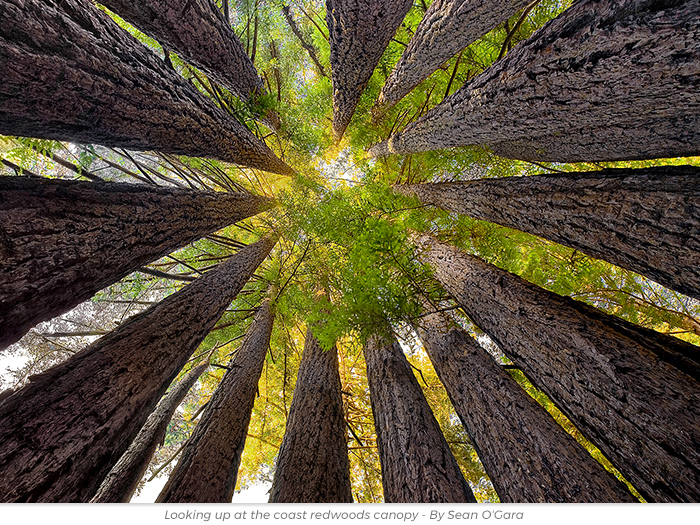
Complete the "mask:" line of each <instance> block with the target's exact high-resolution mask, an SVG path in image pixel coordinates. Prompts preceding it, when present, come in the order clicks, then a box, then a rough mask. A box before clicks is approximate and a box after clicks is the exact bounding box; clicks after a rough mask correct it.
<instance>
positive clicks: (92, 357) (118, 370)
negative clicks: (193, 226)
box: [0, 238, 275, 502]
mask: <svg viewBox="0 0 700 525" xmlns="http://www.w3.org/2000/svg"><path fill="white" fill-rule="evenodd" d="M274 244H275V241H274V240H272V239H270V238H266V239H262V240H260V241H258V242H257V243H255V244H252V245H250V246H248V247H246V248H244V249H242V250H241V251H239V252H238V253H237V254H236V255H234V256H233V257H231V258H230V259H229V260H228V261H226V262H224V263H222V264H221V265H220V266H219V267H218V268H217V269H215V270H213V271H211V272H209V273H207V274H206V275H204V276H203V277H200V278H199V279H197V280H196V281H195V282H193V283H192V284H190V285H188V286H186V287H184V288H183V289H181V290H180V291H178V292H176V293H174V294H172V295H170V296H169V297H167V298H165V299H164V300H163V301H161V302H160V303H158V304H157V305H154V306H152V307H151V308H149V309H148V310H146V311H145V312H142V313H141V314H139V315H136V316H134V317H132V318H131V319H129V320H128V321H127V322H125V323H124V324H122V325H121V326H120V327H119V328H117V329H116V330H114V331H113V332H111V333H109V334H108V335H106V336H104V337H103V338H101V339H100V340H98V341H97V342H95V343H94V344H92V345H90V346H88V347H87V348H85V349H84V350H83V351H81V352H79V353H78V354H76V355H75V356H73V357H71V358H70V359H68V360H67V361H65V362H64V363H61V364H60V365H58V366H55V367H54V368H51V369H50V370H48V371H47V372H44V373H43V374H40V375H38V376H34V377H33V378H31V382H30V383H29V384H28V385H27V386H25V387H24V388H22V389H21V390H19V391H17V392H15V393H14V394H12V395H11V396H9V397H7V398H5V399H4V400H3V401H2V402H1V403H0V501H3V502H60V501H63V502H67V501H70V502H85V501H88V500H89V499H90V498H92V496H94V495H95V493H96V492H97V489H98V488H99V486H100V484H101V483H102V481H103V480H104V478H105V476H106V475H107V474H108V473H109V471H110V469H111V468H112V467H113V466H114V464H115V463H116V462H117V461H118V460H119V458H120V457H121V455H122V454H123V453H124V451H125V450H126V449H127V448H128V446H129V444H130V443H131V442H132V441H133V439H134V437H135V436H136V434H137V433H138V431H139V430H140V429H141V427H142V426H143V424H144V422H145V421H146V419H147V418H148V415H149V414H150V413H151V412H152V411H153V408H154V407H155V405H156V404H157V403H158V400H159V399H160V398H161V396H162V395H163V392H164V391H165V389H166V388H167V386H168V385H169V384H170V382H171V381H172V380H173V378H174V377H175V376H176V375H177V373H178V372H179V371H180V370H181V369H182V367H183V366H184V364H185V363H186V362H187V360H188V359H189V357H190V355H191V354H192V352H193V351H194V349H195V348H197V346H199V344H200V343H201V342H202V340H203V339H204V337H205V336H206V335H207V333H208V332H209V331H210V330H211V328H212V327H213V326H214V324H216V321H217V320H218V319H219V318H220V317H221V315H222V314H223V312H224V311H225V310H226V308H227V307H228V306H229V305H230V303H231V301H232V300H233V298H234V297H235V296H236V295H237V294H238V292H239V291H240V290H241V289H242V288H243V285H244V284H245V283H246V281H247V280H248V279H249V278H250V276H251V275H252V274H253V272H254V271H255V269H256V268H257V267H258V265H259V264H260V263H261V262H262V261H263V259H265V257H266V256H267V255H268V253H269V252H270V250H271V249H272V247H273V246H274Z"/></svg>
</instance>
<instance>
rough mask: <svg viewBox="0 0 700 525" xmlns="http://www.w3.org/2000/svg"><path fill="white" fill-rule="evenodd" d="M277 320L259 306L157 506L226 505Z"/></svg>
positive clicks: (267, 304) (266, 305)
mask: <svg viewBox="0 0 700 525" xmlns="http://www.w3.org/2000/svg"><path fill="white" fill-rule="evenodd" d="M274 320H275V314H274V308H273V305H272V303H271V301H270V299H265V300H264V301H263V303H262V305H261V306H260V309H259V310H258V312H257V314H255V319H254V321H253V324H252V325H251V326H250V328H249V329H248V332H247V333H246V336H245V338H244V339H243V343H242V344H241V346H240V348H239V349H238V351H237V352H236V355H235V357H234V358H233V359H232V360H231V362H230V364H229V370H228V371H227V372H226V375H225V376H224V378H223V379H222V380H221V383H220V384H219V386H218V387H217V389H216V392H214V395H213V396H212V398H211V400H210V401H209V404H208V405H207V408H206V410H205V411H204V414H202V418H201V419H200V421H199V424H197V427H196V428H195V429H194V432H193V433H192V436H191V437H190V439H189V440H188V441H187V445H185V448H184V450H183V451H182V455H181V456H180V460H179V461H178V464H177V466H176V467H175V469H174V470H173V472H172V474H171V475H170V479H168V482H167V484H166V485H165V487H163V490H162V491H161V493H160V495H159V496H158V499H157V500H156V503H230V502H231V498H233V491H234V489H235V488H236V478H237V477H238V467H239V466H240V463H241V454H242V453H243V446H244V445H245V439H246V436H247V435H248V424H249V423H250V415H251V412H252V410H253V404H254V403H255V393H256V392H257V388H258V381H259V380H260V374H261V373H262V368H263V365H264V363H265V355H266V354H267V349H268V347H269V345H270V335H271V334H272V324H273V322H274Z"/></svg>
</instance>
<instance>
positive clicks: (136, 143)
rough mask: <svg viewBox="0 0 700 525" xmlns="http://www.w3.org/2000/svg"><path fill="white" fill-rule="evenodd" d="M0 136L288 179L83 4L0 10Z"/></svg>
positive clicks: (70, 0) (227, 121) (28, 4)
mask: <svg viewBox="0 0 700 525" xmlns="http://www.w3.org/2000/svg"><path fill="white" fill-rule="evenodd" d="M0 71H2V72H3V81H2V83H0V133H2V134H5V135H19V136H28V137H38V138H46V139H53V140H66V141H71V142H82V143H96V144H104V145H106V146H116V147H124V148H129V149H134V150H157V151H161V152H165V153H175V154H182V155H190V156H195V157H211V158H215V159H219V160H223V161H227V162H235V163H237V164H241V165H243V166H250V167H254V168H259V169H261V170H265V171H271V172H273V173H280V174H283V175H291V174H292V173H293V170H292V169H291V168H290V167H289V166H287V165H286V164H285V163H284V162H282V161H281V160H280V159H278V158H277V157H276V156H275V155H274V153H272V151H270V149H269V148H268V147H267V146H266V145H265V144H264V143H262V142H261V141H260V140H258V139H257V138H256V137H255V136H254V135H253V134H252V133H251V132H250V131H248V129H247V128H246V127H245V126H243V125H242V124H240V123H239V122H238V121H237V120H235V119H234V118H232V117H230V116H229V115H228V114H226V113H224V112H223V111H222V110H221V109H219V108H217V107H216V106H214V105H213V104H212V103H211V102H210V101H209V100H207V98H206V97H204V96H203V95H201V94H200V93H199V92H198V91H197V90H196V89H195V88H194V87H192V86H191V85H189V84H188V83H187V81H185V79H183V78H182V77H181V76H179V75H178V74H177V73H175V72H174V71H173V70H171V69H169V68H168V67H167V66H166V65H165V64H164V63H163V62H162V61H161V60H159V59H158V57H156V56H155V55H154V54H153V53H152V52H151V51H150V50H148V48H146V47H145V46H143V45H142V44H141V43H140V42H138V41H137V40H136V39H135V38H133V37H132V36H131V35H129V34H128V33H127V32H126V31H124V30H123V29H121V28H120V27H119V26H118V25H117V24H116V23H115V22H114V21H113V20H112V19H111V18H109V16H108V15H107V14H106V13H103V12H102V11H99V10H97V9H96V8H95V7H94V5H92V3H91V2H89V1H87V0H60V1H59V0H25V1H23V2H21V5H20V3H19V2H16V1H10V2H2V3H1V4H0Z"/></svg>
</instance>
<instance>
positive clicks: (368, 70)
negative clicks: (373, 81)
mask: <svg viewBox="0 0 700 525" xmlns="http://www.w3.org/2000/svg"><path fill="white" fill-rule="evenodd" d="M412 6H413V2H412V1H411V0H326V24H327V25H328V33H329V40H330V46H331V76H332V78H333V136H334V138H335V140H336V142H338V141H340V139H341V138H342V137H343V133H345V129H346V128H347V127H348V124H350V119H351V118H352V115H353V113H355V108H356V107H357V104H358V102H359V101H360V97H361V96H362V92H363V91H364V89H365V86H367V83H368V82H369V79H370V77H371V76H372V72H373V71H374V68H375V67H376V66H377V64H378V63H379V59H380V58H381V57H382V54H383V53H384V50H385V49H386V47H387V45H389V41H390V40H391V39H392V38H393V36H394V34H395V33H396V30H397V29H398V28H399V26H400V25H401V22H402V21H403V19H404V17H405V16H406V13H408V11H409V10H410V9H411V7H412Z"/></svg>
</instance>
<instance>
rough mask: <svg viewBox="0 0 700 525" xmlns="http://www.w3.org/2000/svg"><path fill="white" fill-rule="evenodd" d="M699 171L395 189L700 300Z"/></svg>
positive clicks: (669, 169) (613, 172) (670, 169)
mask: <svg viewBox="0 0 700 525" xmlns="http://www.w3.org/2000/svg"><path fill="white" fill-rule="evenodd" d="M698 181H700V168H698V167H695V166H659V167H655V168H645V169H608V170H602V171H592V172H583V173H567V174H566V175H536V176H532V177H508V178H501V179H480V180H475V181H467V182H451V183H439V184H412V185H406V186H397V187H396V189H397V190H398V191H400V192H402V193H407V194H415V195H417V196H418V198H420V199H421V201H423V202H424V203H426V204H433V205H435V206H439V207H441V208H444V209H446V210H449V211H454V212H457V213H463V214H465V215H469V216H471V217H475V218H477V219H483V220H487V221H491V222H495V223H498V224H501V225H503V226H507V227H509V228H515V229H518V230H522V231H526V232H528V233H532V234H534V235H538V236H540V237H544V238H545V239H549V240H551V241H554V242H558V243H561V244H565V245H566V246H570V247H572V248H575V249H577V250H579V251H581V252H583V253H586V254H588V255H592V256H593V257H597V258H599V259H604V260H606V261H609V262H611V263H613V264H617V265H618V266H622V267H623V268H627V269H628V270H632V271H635V272H639V273H641V274H642V275H645V276H647V277H649V278H651V279H654V280H655V281H657V282H659V283H661V284H663V285H665V286H668V287H669V288H672V289H674V290H677V291H679V292H681V293H684V294H687V295H690V296H691V297H694V298H695V299H700V184H699V183H698Z"/></svg>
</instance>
